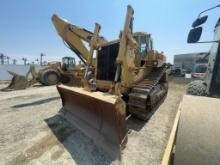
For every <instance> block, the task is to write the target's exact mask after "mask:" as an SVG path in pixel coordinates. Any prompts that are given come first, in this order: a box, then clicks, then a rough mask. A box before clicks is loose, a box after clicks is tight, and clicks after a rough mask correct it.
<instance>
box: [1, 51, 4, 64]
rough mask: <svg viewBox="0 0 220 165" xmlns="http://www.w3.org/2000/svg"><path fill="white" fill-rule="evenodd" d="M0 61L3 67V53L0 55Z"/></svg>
mask: <svg viewBox="0 0 220 165" xmlns="http://www.w3.org/2000/svg"><path fill="white" fill-rule="evenodd" d="M0 61H1V65H3V64H4V54H3V53H1V54H0Z"/></svg>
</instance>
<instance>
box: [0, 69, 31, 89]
mask: <svg viewBox="0 0 220 165" xmlns="http://www.w3.org/2000/svg"><path fill="white" fill-rule="evenodd" d="M9 73H10V74H11V75H13V77H12V80H11V82H10V84H9V85H8V87H6V88H3V89H1V91H12V90H20V89H25V88H27V87H28V86H29V83H28V80H27V79H26V77H25V76H21V75H18V74H15V73H13V72H9Z"/></svg>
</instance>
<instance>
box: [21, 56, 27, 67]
mask: <svg viewBox="0 0 220 165" xmlns="http://www.w3.org/2000/svg"><path fill="white" fill-rule="evenodd" d="M22 60H23V61H24V65H27V58H24V57H23V58H22Z"/></svg>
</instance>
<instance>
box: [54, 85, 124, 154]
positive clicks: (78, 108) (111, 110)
mask: <svg viewBox="0 0 220 165" xmlns="http://www.w3.org/2000/svg"><path fill="white" fill-rule="evenodd" d="M57 89H58V91H59V93H60V96H61V99H62V103H63V108H62V109H61V110H60V114H61V115H62V116H63V117H64V118H66V119H67V120H68V121H70V122H71V123H72V124H74V125H75V126H76V127H78V128H79V129H80V130H81V131H82V132H83V133H84V134H86V135H87V136H89V137H90V138H92V139H93V140H94V142H95V143H96V144H97V145H98V146H101V147H102V148H103V149H104V150H105V151H106V152H108V153H109V154H110V156H112V157H118V156H119V158H120V153H121V152H120V151H121V149H122V148H124V147H125V144H126V142H127V129H126V105H125V103H124V102H123V100H122V99H121V98H120V97H118V96H116V95H110V94H106V93H102V92H87V91H85V90H84V89H83V88H77V87H69V86H66V85H63V84H59V85H57Z"/></svg>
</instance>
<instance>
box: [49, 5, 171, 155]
mask: <svg viewBox="0 0 220 165" xmlns="http://www.w3.org/2000/svg"><path fill="white" fill-rule="evenodd" d="M133 14H134V10H133V8H132V7H131V6H130V5H129V6H128V7H127V14H126V18H125V23H124V28H123V30H122V31H121V32H120V34H119V39H116V40H113V41H106V40H104V42H100V39H101V40H102V41H103V38H102V37H100V36H99V32H100V29H101V26H100V25H98V24H97V23H96V26H95V29H94V32H93V33H92V32H89V34H90V39H91V41H90V44H89V48H87V50H86V51H85V52H87V54H88V56H87V57H88V58H87V59H88V60H86V61H85V65H86V66H85V68H86V69H85V73H84V77H83V79H82V87H81V88H79V87H69V86H66V85H65V84H58V85H57V89H58V91H59V93H60V96H61V99H62V104H63V108H62V109H61V110H60V114H61V115H62V116H63V117H64V118H66V119H67V120H69V121H70V122H71V123H73V124H74V125H76V126H77V127H78V128H79V129H80V130H81V131H83V132H84V133H85V134H86V135H87V136H89V137H91V138H92V139H93V140H94V142H95V143H96V144H98V145H100V146H101V147H103V148H104V149H105V151H107V152H109V153H110V155H112V156H116V155H120V150H121V149H122V148H124V147H125V145H126V142H127V128H126V119H127V118H128V117H129V116H130V115H133V116H135V117H136V118H138V119H140V120H148V119H149V117H150V116H151V115H152V113H153V112H154V110H155V108H156V107H157V106H158V105H159V103H160V102H161V101H162V100H163V99H164V98H165V96H166V94H167V91H168V86H167V74H166V63H165V62H166V57H165V55H164V54H163V53H159V52H157V51H155V50H154V49H153V40H152V38H151V35H150V34H149V33H146V32H133V20H134V18H133ZM52 21H53V23H54V25H55V26H56V28H57V29H59V30H58V31H59V35H60V36H61V37H62V38H63V39H64V40H65V41H67V40H68V41H70V40H71V42H67V44H68V45H71V47H72V48H73V47H74V48H75V49H73V50H74V51H75V52H76V53H77V54H79V56H80V54H81V52H82V50H78V49H77V46H76V45H77V44H83V42H82V41H80V40H78V39H76V38H77V35H75V34H74V30H73V29H74V28H75V27H77V26H75V25H72V24H70V23H69V22H67V21H65V20H62V19H61V18H59V17H58V16H56V15H53V16H52ZM81 29H83V28H81ZM82 47H84V48H86V47H85V46H82ZM93 66H95V67H93ZM92 68H94V70H92ZM91 72H94V74H92V76H91V74H90V73H91Z"/></svg>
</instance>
